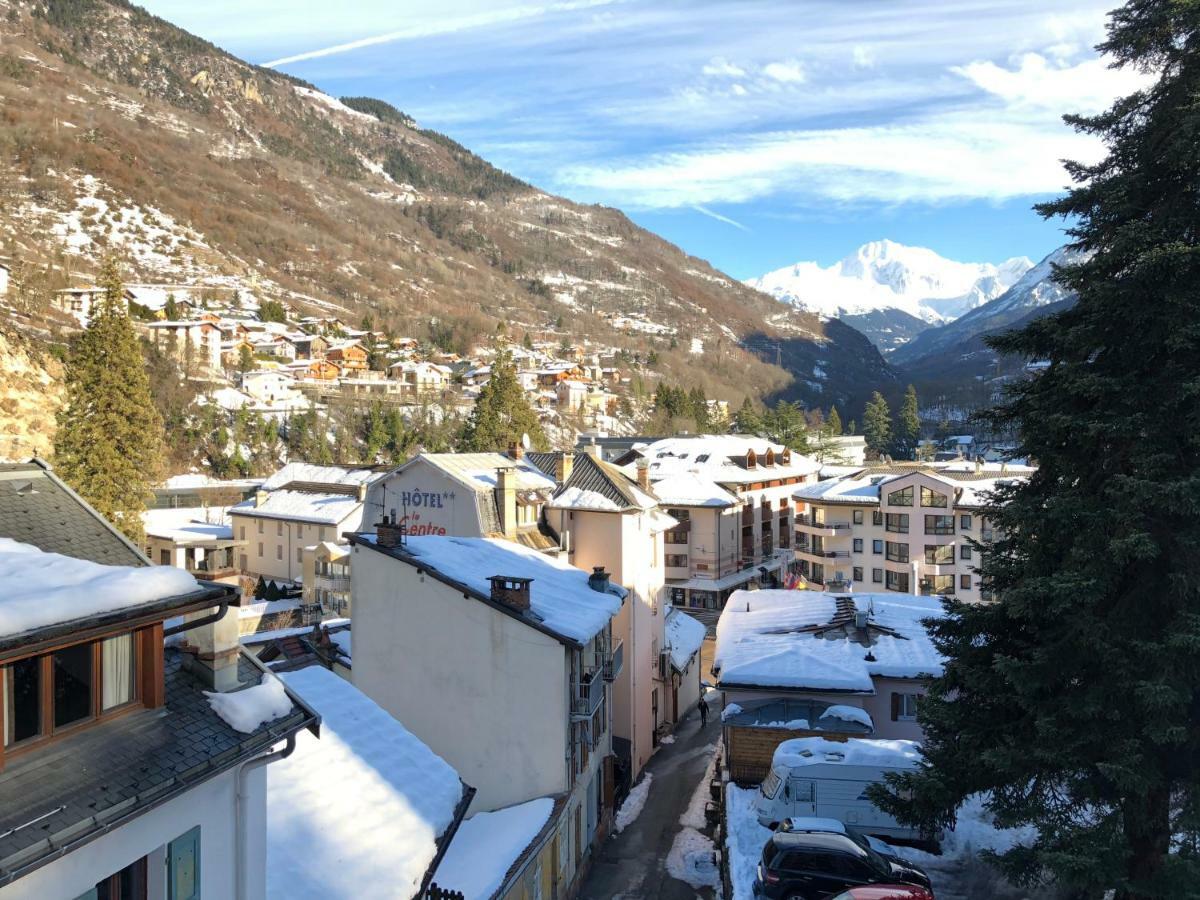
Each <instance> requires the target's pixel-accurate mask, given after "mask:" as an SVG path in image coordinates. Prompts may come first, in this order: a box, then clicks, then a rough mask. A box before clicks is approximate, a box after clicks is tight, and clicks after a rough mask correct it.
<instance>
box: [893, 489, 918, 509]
mask: <svg viewBox="0 0 1200 900" xmlns="http://www.w3.org/2000/svg"><path fill="white" fill-rule="evenodd" d="M887 500H888V506H912V505H913V489H912V488H911V487H906V488H901V489H900V490H898V491H892V492H891V493H890V494H888V498H887Z"/></svg>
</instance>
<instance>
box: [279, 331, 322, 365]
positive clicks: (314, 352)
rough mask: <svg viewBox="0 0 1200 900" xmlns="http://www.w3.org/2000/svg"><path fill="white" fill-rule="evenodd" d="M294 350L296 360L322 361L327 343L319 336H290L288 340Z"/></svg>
mask: <svg viewBox="0 0 1200 900" xmlns="http://www.w3.org/2000/svg"><path fill="white" fill-rule="evenodd" d="M288 340H289V341H290V342H291V345H292V346H293V347H294V348H295V350H296V355H295V358H296V359H324V358H325V354H326V353H327V352H328V351H329V341H327V340H325V338H323V337H321V335H319V334H302V335H292V336H290V337H289V338H288Z"/></svg>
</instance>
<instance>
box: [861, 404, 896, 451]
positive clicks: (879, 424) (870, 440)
mask: <svg viewBox="0 0 1200 900" xmlns="http://www.w3.org/2000/svg"><path fill="white" fill-rule="evenodd" d="M863 436H864V437H865V438H866V439H867V452H868V453H870V454H872V455H873V456H876V457H879V456H881V455H883V454H884V453H886V452H887V451H888V450H889V449H890V448H891V446H892V413H891V410H889V409H888V403H887V400H885V399H883V394H881V393H879V391H876V392H875V393H874V394H872V395H871V399H870V401H869V402H868V403H867V407H866V409H865V410H864V411H863Z"/></svg>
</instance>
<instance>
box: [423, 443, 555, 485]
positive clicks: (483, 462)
mask: <svg viewBox="0 0 1200 900" xmlns="http://www.w3.org/2000/svg"><path fill="white" fill-rule="evenodd" d="M417 460H424V461H425V462H427V463H429V465H431V466H433V467H434V468H436V469H439V470H441V471H442V472H444V473H445V474H446V475H449V476H450V477H451V478H453V479H454V480H455V481H457V482H458V483H459V484H461V485H463V486H464V487H467V488H470V489H471V490H473V491H475V492H477V493H479V492H483V491H494V490H495V489H496V470H497V469H509V468H511V469H515V470H516V473H517V485H516V486H517V490H518V491H552V490H554V478H553V477H551V476H549V475H547V474H546V473H545V472H543V471H542V470H541V469H539V468H537V466H535V465H534V464H533V463H532V462H530V461H528V460H526V459H513V458H512V457H511V456H508V455H507V454H504V453H422V454H421V455H420V456H418V457H417V459H416V460H413V461H412V462H409V463H405V465H404V466H402V467H401V469H406V468H408V466H410V465H413V463H415V462H417Z"/></svg>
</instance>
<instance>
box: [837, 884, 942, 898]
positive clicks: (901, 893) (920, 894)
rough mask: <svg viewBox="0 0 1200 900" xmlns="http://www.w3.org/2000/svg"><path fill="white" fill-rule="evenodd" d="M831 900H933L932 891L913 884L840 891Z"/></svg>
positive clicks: (884, 885) (877, 885)
mask: <svg viewBox="0 0 1200 900" xmlns="http://www.w3.org/2000/svg"><path fill="white" fill-rule="evenodd" d="M832 900H933V891H931V890H928V889H927V888H923V887H917V885H915V884H872V885H870V886H868V887H856V888H850V890H848V891H842V892H841V893H840V894H838V895H837V896H836V897H833V898H832Z"/></svg>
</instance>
